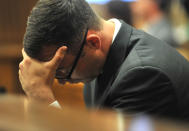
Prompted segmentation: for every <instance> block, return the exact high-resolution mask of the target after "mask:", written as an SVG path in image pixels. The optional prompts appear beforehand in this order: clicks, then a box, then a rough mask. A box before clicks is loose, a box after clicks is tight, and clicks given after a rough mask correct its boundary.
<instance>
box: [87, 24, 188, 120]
mask: <svg viewBox="0 0 189 131" xmlns="http://www.w3.org/2000/svg"><path fill="white" fill-rule="evenodd" d="M84 98H85V102H86V104H87V106H89V107H109V108H113V109H120V110H122V111H124V112H127V113H148V114H154V115H161V116H166V117H171V118H178V119H186V120H187V119H188V120H189V63H188V61H187V60H186V59H184V57H182V56H181V55H180V54H179V53H178V52H177V51H176V50H175V49H173V48H172V47H170V46H169V45H167V44H166V43H164V42H162V41H160V40H159V39H156V38H154V37H153V36H150V35H148V34H146V33H145V32H142V31H139V30H136V29H135V28H133V27H131V26H129V25H127V24H126V23H123V22H122V27H121V29H120V31H119V33H118V35H117V37H116V39H115V41H114V43H113V44H112V46H111V48H110V51H109V54H108V58H107V60H106V63H105V65H104V70H103V73H102V74H100V75H99V76H98V77H97V78H96V79H95V80H93V81H92V82H90V83H86V85H85V88H84Z"/></svg>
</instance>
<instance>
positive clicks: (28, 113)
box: [0, 95, 189, 131]
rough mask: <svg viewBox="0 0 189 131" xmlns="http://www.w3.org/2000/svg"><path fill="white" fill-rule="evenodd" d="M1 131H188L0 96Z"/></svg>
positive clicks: (144, 119) (144, 118)
mask: <svg viewBox="0 0 189 131" xmlns="http://www.w3.org/2000/svg"><path fill="white" fill-rule="evenodd" d="M0 116H1V117H0V130H1V131H188V130H189V128H188V124H187V123H185V124H183V123H176V122H170V121H166V120H160V119H159V120H157V119H154V118H152V117H149V116H135V117H133V116H128V115H126V114H122V113H120V112H113V111H110V110H99V111H96V110H83V109H81V108H71V107H69V106H66V105H64V107H63V108H62V109H57V108H54V107H49V106H47V105H44V104H43V103H40V102H36V101H28V100H27V99H26V98H25V97H23V96H7V95H6V96H0Z"/></svg>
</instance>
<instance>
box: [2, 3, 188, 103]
mask: <svg viewBox="0 0 189 131" xmlns="http://www.w3.org/2000/svg"><path fill="white" fill-rule="evenodd" d="M36 2H37V0H0V93H1V94H21V95H22V94H24V92H23V91H22V88H21V85H20V83H19V80H18V64H19V62H20V61H21V60H22V56H21V49H22V39H23V35H24V32H25V28H26V22H27V17H28V15H29V13H30V11H31V9H32V7H33V6H34V5H35V3H36ZM88 2H89V3H90V4H91V7H92V8H93V9H94V10H95V11H96V12H97V13H98V14H99V15H100V16H101V17H104V18H105V19H107V20H108V19H111V18H118V19H122V20H124V21H125V22H127V23H128V24H130V25H132V26H134V27H136V28H137V29H141V30H144V31H145V32H148V33H150V34H151V35H153V36H155V37H157V38H159V39H161V40H163V41H165V42H166V43H167V44H169V45H170V46H172V47H173V48H175V49H176V50H178V51H179V52H180V53H181V54H182V55H183V56H184V57H186V58H187V59H189V19H188V16H189V2H188V0H88ZM82 89H83V84H82V83H79V84H69V83H67V84H66V85H64V86H62V85H59V84H58V83H57V82H56V81H55V84H54V86H53V91H54V93H55V96H56V98H57V99H58V100H59V102H60V103H62V104H65V103H66V104H72V105H78V106H84V103H83V97H82Z"/></svg>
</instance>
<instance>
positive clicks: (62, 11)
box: [24, 0, 104, 80]
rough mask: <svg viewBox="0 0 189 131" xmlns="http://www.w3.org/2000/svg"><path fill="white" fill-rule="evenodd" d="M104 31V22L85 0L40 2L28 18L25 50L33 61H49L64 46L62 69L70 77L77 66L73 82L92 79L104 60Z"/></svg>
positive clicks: (47, 0) (41, 0)
mask: <svg viewBox="0 0 189 131" xmlns="http://www.w3.org/2000/svg"><path fill="white" fill-rule="evenodd" d="M101 30H102V22H101V19H100V18H99V17H98V16H97V15H96V14H95V13H94V12H93V10H92V9H91V8H90V6H89V5H88V3H86V2H85V0H40V1H39V2H38V3H37V4H36V6H35V7H34V8H33V10H32V12H31V15H30V16H29V18H28V23H27V28H26V33H25V36H24V50H25V52H26V53H27V54H28V55H29V56H30V57H32V58H35V59H38V60H41V61H48V60H50V59H51V58H52V57H53V55H54V54H55V52H56V50H57V49H58V48H59V47H61V46H63V45H65V46H67V47H68V51H67V53H66V55H65V58H64V60H63V62H62V63H61V64H60V67H59V69H61V70H62V69H63V70H64V71H63V72H66V75H67V74H69V73H70V72H71V70H72V68H73V66H74V64H75V65H76V67H74V68H77V69H76V70H75V72H73V76H72V77H74V79H79V80H80V79H91V78H93V77H95V76H96V75H98V74H99V70H100V68H102V67H101V66H102V63H103V62H102V61H104V60H102V59H104V58H100V57H103V56H104V55H103V49H102V46H101V42H102V41H103V40H102V37H101V36H100V31H101ZM82 45H83V47H82ZM83 48H84V49H83ZM86 51H87V55H85V54H86ZM79 52H81V53H80V54H79ZM89 52H90V53H89ZM78 55H80V56H79V57H78V61H77V60H76V59H77V56H78ZM89 58H91V59H89ZM77 64H78V66H77ZM87 64H88V65H89V64H90V66H87ZM91 65H94V66H91ZM89 67H90V69H89ZM59 69H58V70H59ZM89 70H90V72H89ZM61 72H62V71H61ZM67 72H69V73H67ZM59 75H62V76H63V73H62V74H59Z"/></svg>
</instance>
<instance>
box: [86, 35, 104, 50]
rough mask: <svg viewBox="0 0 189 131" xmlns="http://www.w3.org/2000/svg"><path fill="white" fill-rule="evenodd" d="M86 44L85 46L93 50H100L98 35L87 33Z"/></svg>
mask: <svg viewBox="0 0 189 131" xmlns="http://www.w3.org/2000/svg"><path fill="white" fill-rule="evenodd" d="M86 41H87V43H86V45H87V46H89V47H90V48H93V49H100V48H101V38H100V36H99V35H98V34H95V33H91V34H90V33H89V34H88V35H87V40H86Z"/></svg>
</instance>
